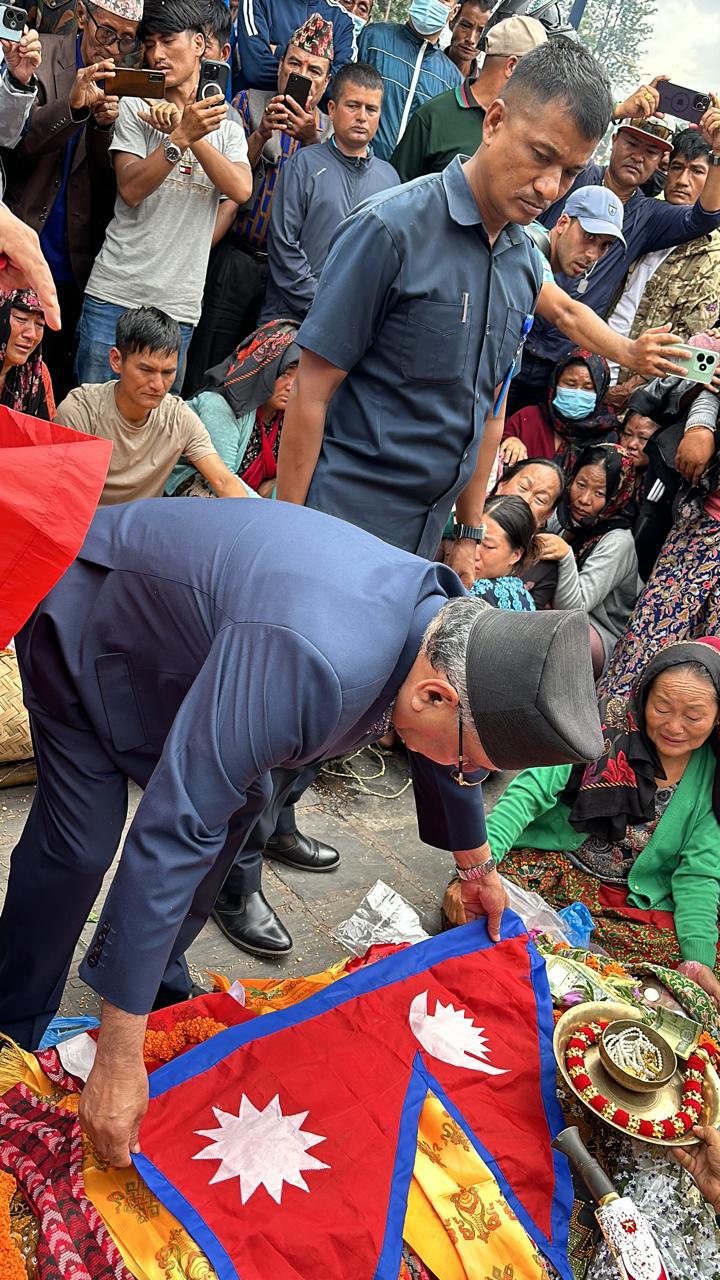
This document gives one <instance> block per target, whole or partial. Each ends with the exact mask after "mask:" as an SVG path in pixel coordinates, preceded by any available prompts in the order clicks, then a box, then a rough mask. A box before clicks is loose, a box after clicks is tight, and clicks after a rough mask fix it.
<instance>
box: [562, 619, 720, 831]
mask: <svg viewBox="0 0 720 1280" xmlns="http://www.w3.org/2000/svg"><path fill="white" fill-rule="evenodd" d="M688 662H697V663H699V664H700V666H701V667H704V669H705V670H706V671H707V673H708V675H709V676H710V679H711V680H712V682H713V685H714V686H715V691H716V693H717V696H718V699H720V641H718V640H711V639H707V640H688V641H682V642H681V643H679V644H670V645H667V646H666V647H665V648H664V649H662V650H661V651H660V653H658V654H656V655H655V657H654V658H652V659H651V661H650V662H649V663H648V665H647V666H646V668H645V670H644V671H643V673H642V675H641V676H640V679H639V680H638V681H637V683H636V685H635V687H634V689H633V690H632V692H631V694H630V696H629V698H628V699H627V700H625V699H624V698H617V697H610V698H603V699H601V702H600V722H601V724H602V732H603V737H604V739H605V750H604V752H603V754H602V756H601V757H600V759H599V760H596V761H594V763H593V764H589V765H578V766H576V767H575V768H574V769H573V771H572V773H571V775H570V780H569V782H568V785H567V787H566V788H565V790H564V792H563V794H562V799H563V800H564V801H565V803H566V804H568V805H570V822H571V824H572V826H573V827H574V828H575V830H576V831H581V832H583V833H587V834H588V835H593V836H597V837H599V838H600V839H602V840H609V841H611V842H612V843H618V842H619V841H620V840H622V839H624V837H625V833H626V831H627V828H628V826H629V825H630V824H631V823H632V824H636V823H641V822H650V821H651V820H652V819H653V818H654V816H655V792H656V790H657V784H656V782H655V779H656V777H662V767H661V765H660V761H659V759H658V755H657V752H656V750H655V747H654V746H653V744H652V742H651V741H650V739H649V737H648V736H647V732H646V729H645V704H646V702H647V696H648V693H649V691H650V686H651V685H652V683H653V680H655V678H656V677H657V676H659V675H661V673H662V672H663V671H670V670H671V669H672V667H679V666H685V665H686V664H687V663H688ZM710 745H711V746H712V749H713V751H714V752H715V758H716V765H715V780H714V783H713V809H714V812H715V817H716V818H717V820H718V822H720V737H719V736H718V727H717V725H716V726H715V728H714V730H713V732H712V735H711V737H710Z"/></svg>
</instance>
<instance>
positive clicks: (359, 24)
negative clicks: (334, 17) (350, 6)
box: [348, 13, 367, 36]
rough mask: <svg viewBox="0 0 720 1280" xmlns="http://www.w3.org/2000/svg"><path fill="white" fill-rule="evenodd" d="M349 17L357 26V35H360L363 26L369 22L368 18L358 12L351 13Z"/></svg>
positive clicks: (354, 25) (355, 26)
mask: <svg viewBox="0 0 720 1280" xmlns="http://www.w3.org/2000/svg"><path fill="white" fill-rule="evenodd" d="M348 18H349V19H350V21H351V22H352V24H353V27H354V28H355V35H356V36H359V35H360V32H361V31H362V29H363V27H364V26H365V25H366V24H367V18H361V17H360V16H359V15H358V14H357V13H349V14H348Z"/></svg>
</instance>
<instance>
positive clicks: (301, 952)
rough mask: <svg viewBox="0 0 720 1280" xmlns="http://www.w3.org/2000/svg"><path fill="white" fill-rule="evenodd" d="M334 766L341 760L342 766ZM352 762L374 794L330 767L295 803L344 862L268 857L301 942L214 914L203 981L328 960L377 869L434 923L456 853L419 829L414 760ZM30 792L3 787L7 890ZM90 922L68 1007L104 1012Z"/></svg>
mask: <svg viewBox="0 0 720 1280" xmlns="http://www.w3.org/2000/svg"><path fill="white" fill-rule="evenodd" d="M379 761H382V765H383V766H384V768H385V772H384V775H383V776H382V777H378V778H376V779H375V780H370V775H372V774H373V773H377V772H378V771H379V763H378V762H379ZM329 767H330V768H332V769H333V770H335V769H337V767H338V766H337V765H335V764H333V765H331V766H329ZM352 767H353V768H354V769H355V770H356V771H357V773H358V774H360V775H361V776H362V777H364V778H366V779H367V781H366V783H365V786H366V787H367V788H368V789H369V790H372V791H374V792H376V793H379V794H374V795H368V794H366V793H365V792H364V791H363V790H362V789H361V787H360V786H359V785H358V784H357V783H356V782H355V781H354V780H352V779H349V778H338V777H336V776H329V775H328V773H326V772H323V773H322V774H320V776H319V778H318V779H317V782H316V785H315V786H314V787H313V788H311V789H310V790H309V791H308V792H307V793H306V795H305V796H304V798H303V803H302V805H301V806H300V807H299V810H298V812H299V823H300V827H301V829H302V830H304V831H306V832H307V833H308V834H309V835H315V836H317V837H319V838H320V839H323V840H325V841H327V842H328V844H332V845H335V846H336V847H337V848H338V849H339V850H340V852H341V854H342V862H341V865H340V866H339V867H338V869H337V870H336V871H333V872H329V873H327V874H325V875H310V874H307V873H301V872H296V871H291V870H290V869H289V868H287V867H283V866H282V865H281V864H280V863H279V862H267V863H266V869H265V872H264V876H263V883H264V889H265V893H266V895H267V897H268V899H269V901H270V902H271V903H272V905H273V906H274V907H275V909H276V910H277V911H278V913H279V914H280V916H281V918H282V920H283V922H284V923H285V925H286V927H287V928H288V929H289V931H290V933H291V934H292V937H293V939H294V942H295V948H294V950H293V951H292V952H291V953H290V955H289V956H287V957H286V958H285V959H284V960H277V961H276V960H260V959H254V958H253V957H251V956H248V955H245V953H244V952H241V951H238V950H237V948H236V947H233V946H232V944H231V943H230V942H228V941H227V939H226V938H224V937H223V935H222V934H221V933H220V930H219V929H218V928H217V927H216V925H215V924H213V922H212V921H209V922H208V924H207V925H206V926H205V928H204V929H203V931H202V933H201V934H200V936H199V937H198V938H197V939H196V941H195V942H194V944H193V946H192V947H191V949H190V952H189V960H190V965H191V970H192V972H193V976H194V978H195V979H196V981H198V982H199V983H201V984H202V985H207V978H206V976H205V970H212V971H213V972H215V973H224V974H226V975H227V976H228V977H229V978H230V979H234V978H241V977H243V978H244V977H252V976H255V977H272V976H277V977H278V978H282V977H292V976H293V975H298V974H305V973H315V972H317V971H318V970H320V969H324V968H326V967H327V965H328V964H330V963H332V961H334V960H339V959H342V958H343V957H344V956H345V954H346V952H345V951H344V949H343V948H342V947H341V946H340V944H339V943H337V942H336V941H335V940H334V939H333V938H332V937H331V930H332V929H333V928H334V927H335V926H336V925H337V924H338V923H339V922H340V921H341V920H345V919H346V918H347V917H348V916H350V915H352V913H353V911H354V910H355V908H356V907H357V905H358V903H359V902H360V901H361V899H362V898H363V897H364V895H365V893H366V892H367V890H368V889H369V888H370V887H371V886H372V885H373V884H374V883H375V881H376V880H379V879H382V880H384V881H385V882H386V884H389V885H391V886H392V887H393V888H394V889H396V890H397V891H398V892H399V893H401V894H402V895H403V897H404V898H406V899H407V900H408V901H409V902H410V903H411V904H412V905H413V906H414V907H415V909H416V910H417V912H418V914H419V916H420V919H421V921H422V924H423V926H424V928H425V929H426V930H427V932H428V933H435V932H437V929H438V927H439V904H440V901H441V899H442V895H443V891H444V889H445V885H446V884H447V881H448V878H449V875H450V872H451V870H452V865H453V861H452V856H451V854H449V853H447V852H439V851H434V850H432V849H431V848H429V846H428V845H425V844H422V843H421V841H420V839H419V838H418V833H417V824H416V820H415V805H414V802H413V793H412V788H411V787H410V786H408V785H407V782H408V770H407V764H406V761H405V758H404V756H403V754H402V753H400V752H391V753H387V752H385V753H383V754H382V756H380V754H379V753H377V752H375V751H369V750H367V749H366V750H365V751H364V752H362V753H361V755H360V756H359V757H356V758H355V759H354V760H353V764H352ZM506 780H507V777H506V778H505V779H503V781H501V779H500V777H498V778H496V779H493V780H491V782H490V783H489V784H487V785H486V788H485V795H486V804H488V805H490V804H491V803H492V800H493V798H494V797H497V795H498V794H499V793H500V791H501V790H502V785H503V782H504V781H506ZM398 792H401V793H402V794H400V795H398ZM32 795H33V788H32V787H14V788H9V789H7V790H5V791H0V897H1V895H2V893H3V892H4V886H5V884H6V882H7V875H8V867H9V862H10V854H11V852H12V849H13V846H14V844H15V842H16V840H17V838H18V835H19V834H20V832H21V830H22V826H23V823H24V820H25V815H26V813H27V811H28V808H29V806H30V803H31V801H32ZM139 799H140V792H139V791H138V790H137V789H136V788H134V787H133V788H132V789H131V796H130V817H132V815H133V813H134V812H135V809H136V808H137V805H138V801H139ZM111 879H112V871H111V872H109V873H108V876H107V877H106V880H105V884H104V886H103V889H102V891H101V895H100V899H99V900H98V901H101V900H102V898H103V896H104V894H105V892H106V891H107V888H108V886H109V883H110V880H111ZM96 910H97V904H96ZM94 915H95V913H94V912H93V916H94ZM93 929H94V923H93V920H92V919H91V920H90V921H88V923H87V925H86V926H85V929H84V930H83V935H82V941H81V945H80V946H79V948H78V951H77V954H76V957H75V960H74V961H73V965H72V968H71V972H70V977H69V979H68V984H67V987H66V990H65V998H64V1001H63V1005H62V1009H61V1012H62V1013H64V1014H77V1013H96V1012H97V1008H98V1000H97V997H96V996H95V995H94V993H93V992H92V991H90V990H89V989H88V988H87V987H86V986H85V985H84V984H83V983H82V982H81V981H80V979H79V977H78V975H77V965H78V963H79V959H80V956H81V954H82V952H83V951H84V950H85V948H86V947H87V945H88V943H89V941H90V938H91V936H92V932H93ZM38 946H42V940H41V939H38Z"/></svg>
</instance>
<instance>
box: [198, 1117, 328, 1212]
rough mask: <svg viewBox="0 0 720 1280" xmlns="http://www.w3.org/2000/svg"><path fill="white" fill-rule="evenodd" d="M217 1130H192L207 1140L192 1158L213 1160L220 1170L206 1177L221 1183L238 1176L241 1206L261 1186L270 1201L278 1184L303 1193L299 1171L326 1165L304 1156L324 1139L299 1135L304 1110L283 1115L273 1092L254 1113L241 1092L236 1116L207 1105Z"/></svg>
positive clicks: (275, 1196) (279, 1188) (277, 1200)
mask: <svg viewBox="0 0 720 1280" xmlns="http://www.w3.org/2000/svg"><path fill="white" fill-rule="evenodd" d="M213 1113H214V1115H215V1119H216V1120H217V1121H218V1124H219V1125H220V1128H219V1129H197V1130H196V1133H197V1134H198V1137H200V1138H211V1139H212V1142H211V1144H210V1146H208V1147H204V1148H203V1150H202V1151H198V1153H197V1155H196V1156H193V1159H194V1160H219V1161H220V1168H219V1169H217V1170H216V1171H215V1173H214V1174H213V1176H212V1178H211V1179H210V1185H212V1183H213V1182H225V1181H226V1180H227V1179H228V1178H239V1179H240V1199H241V1200H242V1203H243V1204H246V1203H247V1201H248V1200H249V1199H250V1197H251V1195H252V1194H253V1192H254V1191H257V1189H258V1187H259V1186H260V1185H261V1184H262V1186H264V1187H265V1190H266V1191H267V1193H268V1195H271V1196H272V1198H273V1200H274V1201H275V1203H276V1204H280V1203H281V1200H282V1191H283V1183H284V1182H287V1183H289V1184H290V1186H292V1187H299V1188H301V1190H303V1191H309V1190H310V1188H309V1187H308V1185H307V1183H306V1182H305V1179H304V1178H303V1176H302V1175H303V1173H307V1172H308V1170H309V1169H329V1167H330V1166H329V1165H327V1164H323V1163H322V1162H321V1161H320V1160H316V1159H315V1157H314V1156H310V1155H308V1154H307V1153H308V1150H309V1148H310V1147H315V1146H317V1144H318V1142H324V1141H325V1139H324V1138H322V1137H318V1135H317V1134H316V1133H304V1132H303V1130H302V1127H301V1126H302V1123H303V1121H304V1120H306V1119H307V1117H308V1114H309V1113H308V1112H307V1111H301V1112H299V1113H298V1114H297V1115H294V1116H284V1115H283V1113H282V1111H281V1109H280V1099H279V1097H278V1095H277V1094H276V1095H275V1097H274V1098H273V1099H272V1100H271V1101H270V1102H268V1104H267V1106H266V1108H265V1110H264V1111H258V1109H257V1107H254V1106H253V1104H252V1102H251V1101H250V1099H249V1098H246V1097H245V1094H243V1095H242V1098H241V1100H240V1114H239V1115H233V1113H232V1112H231V1111H221V1110H220V1108H219V1107H213Z"/></svg>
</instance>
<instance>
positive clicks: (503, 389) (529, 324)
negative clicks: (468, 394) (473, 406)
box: [493, 316, 535, 418]
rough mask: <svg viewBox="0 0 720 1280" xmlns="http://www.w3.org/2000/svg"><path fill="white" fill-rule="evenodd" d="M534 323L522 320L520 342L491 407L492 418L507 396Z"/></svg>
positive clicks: (529, 317) (531, 319)
mask: <svg viewBox="0 0 720 1280" xmlns="http://www.w3.org/2000/svg"><path fill="white" fill-rule="evenodd" d="M534 323H535V317H534V316H526V317H525V319H524V320H523V327H522V333H521V334H520V341H519V342H518V345H517V351H516V352H515V355H514V356H513V358H512V364H511V365H510V368H509V369H508V371H507V374H506V375H505V381H504V382H503V384H502V386H501V388H500V392H499V394H498V398H497V400H496V401H495V404H494V405H493V417H494V418H497V416H498V414H499V412H500V409H501V407H502V402H503V400H504V399H505V396H506V395H507V389H508V387H509V386H510V382H511V380H512V377H513V374H514V373H515V370H516V369H517V366H518V360H519V359H520V357H521V355H522V350H523V347H524V346H525V343H526V341H527V337H528V334H529V332H530V330H531V329H532V327H533V324H534Z"/></svg>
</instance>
